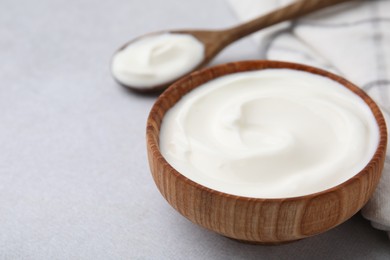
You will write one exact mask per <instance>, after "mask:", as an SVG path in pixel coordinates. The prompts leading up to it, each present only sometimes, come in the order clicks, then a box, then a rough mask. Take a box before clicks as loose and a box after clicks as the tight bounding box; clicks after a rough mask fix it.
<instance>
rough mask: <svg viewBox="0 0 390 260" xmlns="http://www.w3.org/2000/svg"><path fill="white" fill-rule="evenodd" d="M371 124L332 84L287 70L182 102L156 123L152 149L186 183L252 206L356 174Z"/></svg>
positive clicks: (243, 76) (365, 157) (212, 85)
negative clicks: (156, 147) (257, 201)
mask: <svg viewBox="0 0 390 260" xmlns="http://www.w3.org/2000/svg"><path fill="white" fill-rule="evenodd" d="M378 142H379V129H378V126H377V124H376V121H375V118H374V116H373V114H372V112H371V110H370V109H369V107H368V106H367V105H366V104H365V103H364V101H363V100H362V99H361V98H360V97H358V96H357V95H355V94H354V93H353V92H352V91H350V90H348V89H346V88H345V87H343V86H342V85H341V84H339V83H337V82H336V81H333V80H330V79H328V78H325V77H322V76H317V75H314V74H310V73H307V72H301V71H295V70H289V69H268V70H261V71H254V72H243V73H236V74H231V75H228V76H224V77H221V78H218V79H216V80H213V81H210V82H207V83H206V84H204V85H202V86H200V87H198V88H196V89H195V90H193V91H191V92H190V93H188V94H187V95H185V96H184V97H183V98H182V99H181V100H180V101H179V102H178V103H177V104H176V105H175V106H174V107H172V108H171V109H170V110H169V111H168V112H167V113H166V115H165V116H164V119H163V122H162V125H161V132H160V149H161V153H162V154H163V156H164V157H165V159H166V160H167V161H168V162H169V164H171V165H172V166H173V167H174V168H175V169H176V170H177V171H179V172H180V173H181V174H183V175H184V176H186V177H188V178H189V179H191V180H193V181H195V182H197V183H199V184H202V185H204V186H206V187H209V188H212V189H214V190H218V191H222V192H225V193H229V194H234V195H239V196H246V197H256V198H285V197H295V196H301V195H307V194H311V193H315V192H319V191H322V190H325V189H328V188H331V187H334V186H336V185H338V184H340V183H342V182H344V181H346V180H347V179H349V178H350V177H352V176H354V175H355V174H356V173H358V172H359V171H360V170H362V169H363V168H364V167H365V166H366V165H367V163H368V162H369V160H370V159H371V157H372V156H373V154H374V153H375V150H376V147H377V145H378Z"/></svg>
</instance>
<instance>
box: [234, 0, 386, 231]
mask: <svg viewBox="0 0 390 260" xmlns="http://www.w3.org/2000/svg"><path fill="white" fill-rule="evenodd" d="M308 1H310V0H308ZM290 2H292V1H291V0H262V1H259V0H228V3H229V4H230V6H231V7H232V9H233V11H234V12H235V13H236V14H237V16H238V18H239V19H240V20H241V21H247V20H249V19H252V18H254V17H256V16H258V15H261V14H265V13H267V12H269V11H272V10H273V9H276V8H278V7H281V6H283V5H286V4H288V3H290ZM389 11H390V1H383V0H376V1H375V0H368V1H367V0H366V1H358V0H355V1H351V2H347V3H343V4H339V5H337V6H333V7H330V8H327V9H324V10H322V11H318V12H316V13H314V14H312V15H309V16H306V17H304V18H302V19H299V20H297V21H293V22H285V23H282V24H279V25H276V26H273V27H271V28H268V29H265V30H263V31H261V32H258V33H256V34H254V35H253V36H252V38H253V39H254V41H255V42H256V43H257V44H258V46H259V56H258V57H254V58H264V59H272V60H284V61H292V62H299V63H304V64H308V65H312V66H316V67H320V68H324V69H326V70H329V71H333V72H335V73H336V74H339V75H341V76H343V77H345V78H347V79H349V80H350V81H352V82H354V83H355V84H357V85H358V86H360V87H361V88H362V89H364V90H365V91H366V92H367V93H368V94H369V95H370V96H371V97H372V98H373V99H374V100H375V101H376V102H377V103H378V104H379V105H380V106H381V108H382V111H383V113H384V115H385V117H386V121H387V125H388V126H389V127H390V121H389V119H390V116H389V115H390V102H389V101H390V12H389ZM387 154H388V155H387V157H386V162H385V169H384V172H383V175H382V179H381V181H380V183H379V186H378V188H377V189H376V191H375V193H374V195H373V197H372V198H371V200H370V201H369V202H368V203H367V204H366V206H365V207H364V208H363V210H362V214H363V216H364V217H365V218H367V219H368V220H370V221H371V223H372V225H373V226H374V227H375V228H378V229H381V230H384V231H387V234H388V235H389V236H390V156H389V147H388V152H387Z"/></svg>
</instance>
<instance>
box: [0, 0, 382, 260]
mask: <svg viewBox="0 0 390 260" xmlns="http://www.w3.org/2000/svg"><path fill="white" fill-rule="evenodd" d="M235 23H237V20H236V18H235V17H234V15H233V14H232V12H231V11H230V10H229V7H228V5H227V3H226V2H224V1H223V0H218V1H206V0H204V1H179V0H164V1H158V0H142V1H135V0H130V1H125V0H122V1H119V0H115V1H92V0H81V1H66V0H37V1H28V0H19V1H16V0H0V259H314V258H315V259H389V258H390V247H389V245H390V244H389V241H388V238H387V236H386V234H385V233H384V232H381V231H378V230H375V229H373V228H372V227H371V226H370V224H369V222H368V221H366V220H364V219H363V218H362V217H361V216H360V215H356V216H355V217H353V218H352V219H351V220H349V221H347V222H346V223H344V224H342V225H340V226H339V227H337V228H335V229H333V230H331V231H329V232H326V233H324V234H321V235H318V236H315V237H312V238H309V239H305V240H301V241H299V242H296V243H291V244H286V245H281V246H254V245H246V244H242V243H238V242H235V241H233V240H230V239H228V238H225V237H222V236H219V235H217V234H214V233H211V232H209V231H206V230H204V229H202V228H200V227H198V226H196V225H194V224H192V223H191V222H189V221H188V220H186V219H185V218H183V217H182V216H180V215H179V214H178V213H176V212H175V211H174V210H173V209H172V208H171V207H170V206H169V205H168V203H167V202H165V200H164V199H163V198H162V197H161V195H160V194H159V192H158V191H157V188H156V187H155V185H154V183H153V180H152V178H151V175H150V173H149V169H148V166H147V158H146V149H145V123H146V118H147V115H148V112H149V109H150V108H151V106H152V104H153V102H154V100H155V97H150V96H141V95H135V94H134V93H132V92H129V91H127V90H126V89H124V88H122V87H120V86H118V85H116V84H115V83H114V81H113V80H112V78H111V76H110V72H109V61H110V58H111V55H112V53H113V51H114V50H115V49H116V48H118V47H119V46H120V45H121V44H123V43H124V42H126V41H127V40H130V39H132V38H134V37H136V36H138V35H141V34H143V33H147V32H151V31H158V30H162V29H168V28H221V27H225V26H230V25H233V24H235ZM256 57H258V54H257V52H256V47H255V45H254V44H253V43H252V42H251V41H250V40H249V39H246V40H243V41H241V42H239V43H237V44H236V45H234V46H232V47H229V48H228V49H226V50H225V51H224V52H223V53H222V54H221V55H219V56H218V58H217V59H216V60H215V61H214V62H213V64H217V63H222V62H229V61H234V60H239V59H241V60H242V59H254V58H256Z"/></svg>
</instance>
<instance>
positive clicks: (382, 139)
mask: <svg viewBox="0 0 390 260" xmlns="http://www.w3.org/2000/svg"><path fill="white" fill-rule="evenodd" d="M237 65H248V66H250V67H251V68H249V69H248V68H246V69H243V70H239V71H235V72H233V73H231V72H229V73H224V74H222V75H218V76H216V75H215V74H212V78H211V79H209V80H207V81H206V82H208V81H211V80H214V79H216V78H219V77H223V76H225V75H231V74H234V73H239V72H248V71H256V70H264V69H292V70H298V71H305V72H308V73H312V74H316V75H319V76H323V77H326V78H329V79H331V80H334V81H336V82H338V83H340V84H341V85H343V86H344V87H345V88H347V89H349V90H350V91H352V92H353V93H355V94H356V95H358V96H359V97H360V98H361V99H362V100H363V101H364V103H365V104H366V105H367V106H368V107H369V108H370V111H371V112H372V113H373V115H374V118H375V121H376V123H377V126H378V130H379V141H378V145H377V147H376V150H375V153H374V155H373V156H372V157H371V159H370V161H369V162H368V163H367V164H366V166H365V167H364V168H363V169H362V170H360V171H359V172H357V173H356V174H355V175H353V176H352V177H350V178H349V179H347V180H346V181H344V182H342V183H340V184H338V185H336V186H333V187H330V188H328V189H325V190H322V191H318V192H315V193H310V194H306V195H300V196H294V197H285V198H260V197H247V196H240V195H234V194H229V193H226V192H222V191H218V190H214V189H212V188H209V187H206V186H204V185H202V184H199V183H197V182H195V181H193V180H191V179H189V178H187V177H186V176H184V175H182V174H181V173H180V172H178V171H177V170H176V169H175V168H174V167H173V166H172V165H170V164H169V162H167V161H166V160H165V158H164V156H163V155H162V154H161V152H160V145H159V143H158V142H156V141H155V139H154V138H153V136H152V135H153V129H154V128H155V127H154V126H153V125H152V121H153V119H152V118H153V117H152V115H153V114H156V113H157V114H158V111H159V110H160V107H161V104H162V103H164V99H166V97H167V96H169V95H170V94H171V92H173V91H174V89H175V88H177V87H179V86H180V85H182V84H184V83H185V82H187V81H190V80H192V78H193V77H201V76H202V75H203V74H207V73H209V72H211V71H212V70H215V69H222V68H224V67H226V66H229V67H234V68H235V69H236V68H237V67H236V66H237ZM206 82H203V83H200V84H196V86H195V87H194V88H193V89H195V88H197V87H199V86H200V85H203V84H205V83H206ZM190 91H192V90H186V91H185V93H184V94H183V95H181V96H180V97H179V99H178V101H179V100H180V99H181V98H182V97H183V96H184V95H186V94H187V93H188V92H190ZM178 101H176V102H175V103H174V104H172V105H171V106H170V107H169V108H168V109H167V111H168V110H169V109H170V108H171V107H173V106H174V105H175V104H176V103H177V102H178ZM165 114H166V112H165V113H164V114H162V118H161V121H162V120H163V117H164V116H165ZM160 128H161V123H160V125H159V127H158V134H160ZM156 140H157V139H156ZM146 144H147V148H148V149H150V153H151V154H152V156H154V157H155V158H154V159H155V160H156V161H158V162H159V163H160V166H161V167H168V168H169V170H170V171H169V172H170V173H172V174H174V175H175V177H176V178H178V179H180V180H181V181H184V182H185V183H187V184H189V185H191V186H193V187H194V188H196V189H200V190H202V191H205V192H208V193H211V194H213V195H217V196H223V197H226V198H230V199H235V200H238V201H245V202H264V201H267V202H282V201H283V202H284V201H286V202H287V201H290V202H291V201H298V200H303V199H313V198H315V197H318V196H321V195H325V194H329V193H332V192H337V191H338V190H339V189H341V188H342V187H344V186H346V185H349V184H351V183H352V182H355V181H356V180H358V179H359V178H360V177H361V176H362V175H364V174H365V173H366V172H369V168H370V165H371V164H372V163H373V162H374V160H376V159H377V158H381V157H382V156H383V157H385V156H386V155H385V153H386V146H387V127H386V121H385V119H384V116H383V114H382V112H381V109H380V108H379V106H378V105H377V104H376V102H375V101H374V100H373V99H372V98H371V97H370V96H368V94H367V93H366V92H365V91H364V90H362V89H361V88H359V87H358V86H356V85H355V84H353V83H352V82H350V81H348V80H346V79H345V78H343V77H341V76H338V75H336V74H333V73H331V72H328V71H326V70H323V69H320V68H316V67H312V66H308V65H304V64H300V63H294V62H285V61H275V60H242V61H237V62H229V63H223V64H219V65H216V66H212V67H208V68H205V69H201V70H198V71H195V72H193V73H191V74H189V75H187V76H185V77H183V78H181V79H179V80H178V81H176V82H175V83H173V84H172V85H170V86H169V87H168V88H167V89H166V90H165V91H164V92H163V93H162V94H161V95H160V96H159V97H158V98H157V100H156V101H155V103H154V104H153V106H152V108H151V110H150V112H149V115H148V118H147V123H146ZM382 154H383V155H382ZM149 161H150V159H149Z"/></svg>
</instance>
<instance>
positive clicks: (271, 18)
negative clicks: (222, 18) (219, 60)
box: [224, 0, 350, 44]
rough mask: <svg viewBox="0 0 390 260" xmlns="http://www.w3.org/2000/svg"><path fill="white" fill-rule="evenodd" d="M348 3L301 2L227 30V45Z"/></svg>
mask: <svg viewBox="0 0 390 260" xmlns="http://www.w3.org/2000/svg"><path fill="white" fill-rule="evenodd" d="M347 1H350V0H299V1H296V2H294V3H291V4H289V5H287V6H285V7H283V8H280V9H278V10H275V11H273V12H271V13H268V14H266V15H264V16H261V17H258V18H256V19H254V20H251V21H249V22H246V23H244V24H241V25H239V26H236V27H233V28H229V29H227V30H225V31H224V34H225V37H226V38H225V39H224V40H225V41H226V42H225V43H226V44H230V43H231V42H234V41H236V40H238V39H240V38H242V37H245V36H247V35H249V34H251V33H254V32H256V31H258V30H260V29H263V28H266V27H269V26H271V25H274V24H277V23H280V22H284V21H287V20H292V19H296V18H298V17H301V16H304V15H306V14H309V13H311V12H314V11H317V10H320V9H322V8H325V7H329V6H332V5H335V4H338V3H342V2H347Z"/></svg>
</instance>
